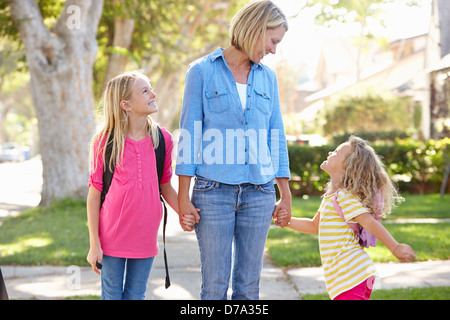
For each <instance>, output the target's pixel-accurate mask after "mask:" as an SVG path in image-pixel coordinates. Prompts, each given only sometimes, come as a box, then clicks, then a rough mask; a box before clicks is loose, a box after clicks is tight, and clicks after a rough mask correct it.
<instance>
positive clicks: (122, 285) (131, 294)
mask: <svg viewBox="0 0 450 320" xmlns="http://www.w3.org/2000/svg"><path fill="white" fill-rule="evenodd" d="M154 258H155V257H151V258H145V259H127V258H117V257H111V256H107V255H103V259H102V265H103V267H102V270H101V283H102V294H101V299H102V300H144V298H145V291H146V290H147V281H148V277H149V275H150V270H151V268H152V264H153V260H154Z"/></svg>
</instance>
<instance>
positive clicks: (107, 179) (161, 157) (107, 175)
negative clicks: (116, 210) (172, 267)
mask: <svg viewBox="0 0 450 320" xmlns="http://www.w3.org/2000/svg"><path fill="white" fill-rule="evenodd" d="M158 133H159V145H158V147H157V148H156V149H155V156H156V171H157V172H158V183H159V199H160V200H161V202H162V204H163V207H164V225H163V243H164V266H165V268H166V285H165V286H166V289H167V288H168V287H170V277H169V267H168V264H167V254H166V224H167V207H166V203H165V202H164V199H163V197H162V195H161V178H162V175H163V171H164V162H165V159H166V144H165V141H164V135H163V133H162V131H161V128H160V127H158ZM113 138H114V130H111V135H110V136H109V139H108V143H107V144H106V153H105V171H104V172H103V190H102V193H101V198H100V208H101V207H102V205H103V202H104V201H105V197H106V194H107V193H108V190H109V187H110V185H111V182H112V178H113V175H114V167H113V168H112V170H110V169H109V162H110V160H111V153H112V146H113V144H112V140H113Z"/></svg>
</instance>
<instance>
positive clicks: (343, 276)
mask: <svg viewBox="0 0 450 320" xmlns="http://www.w3.org/2000/svg"><path fill="white" fill-rule="evenodd" d="M320 168H321V169H322V170H324V171H325V172H327V173H328V174H329V176H330V182H329V183H328V185H327V188H326V192H325V194H324V196H323V199H322V203H321V205H320V207H319V210H318V212H317V214H316V215H315V217H314V218H313V219H305V218H291V220H290V224H289V225H288V227H289V228H291V229H293V230H296V231H299V232H303V233H319V250H320V257H321V260H322V266H323V269H324V274H325V282H326V287H327V291H328V294H329V295H330V297H331V299H333V300H368V299H370V295H371V292H372V287H373V280H374V276H375V275H376V269H375V265H374V263H373V262H372V259H371V258H370V257H369V255H368V254H367V253H366V252H365V251H364V249H363V247H362V246H361V245H360V244H359V237H358V236H357V235H356V234H355V232H354V231H353V230H352V228H350V227H349V225H348V224H347V222H353V223H355V222H356V223H358V224H359V225H360V226H362V227H363V228H365V229H366V230H368V231H369V232H370V233H372V234H373V235H374V236H375V237H376V238H377V239H378V240H380V241H381V242H382V243H383V244H384V245H385V246H386V247H387V248H388V249H389V250H390V251H391V252H392V254H393V255H394V256H395V257H396V258H397V259H399V260H400V261H403V262H408V261H410V260H411V259H415V258H416V255H415V253H414V251H413V250H412V249H411V247H410V246H408V245H406V244H399V243H398V242H397V241H396V240H395V239H394V238H393V237H392V235H391V234H390V233H389V232H388V231H387V230H386V229H385V228H384V227H383V225H382V224H381V223H379V222H378V221H377V219H375V217H374V212H376V211H377V210H376V208H375V202H376V201H374V200H375V199H376V197H377V194H379V193H381V195H382V196H383V198H384V200H385V202H384V208H382V214H389V213H390V212H391V209H392V208H393V207H394V206H395V203H396V202H399V201H402V200H403V198H401V197H400V196H399V194H398V193H397V190H396V188H395V187H394V185H393V183H392V181H391V179H390V178H389V176H388V174H387V173H386V170H385V167H384V165H383V163H382V162H381V160H380V159H379V157H378V156H377V155H376V153H375V151H374V150H373V148H372V147H371V146H369V145H368V144H367V143H366V142H365V141H364V140H362V139H361V138H358V137H355V136H351V137H350V138H349V140H348V141H347V142H345V143H343V144H341V145H340V146H338V147H337V148H336V150H335V151H333V152H329V153H328V157H327V159H326V160H325V161H324V162H323V163H322V164H321V165H320ZM336 193H337V203H338V204H339V206H340V207H341V209H342V212H343V215H344V217H345V221H344V220H343V219H342V218H341V217H340V216H339V214H338V213H337V211H336V209H335V207H334V205H333V200H332V199H333V197H334V196H335V194H336ZM286 216H287V215H286ZM283 217H284V215H283V214H281V213H280V215H279V216H278V220H281V219H283ZM277 224H279V222H277Z"/></svg>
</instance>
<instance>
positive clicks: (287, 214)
mask: <svg viewBox="0 0 450 320" xmlns="http://www.w3.org/2000/svg"><path fill="white" fill-rule="evenodd" d="M272 216H273V218H274V219H275V224H276V225H277V226H279V227H281V228H284V227H287V226H288V225H289V224H290V223H291V202H290V200H289V201H286V202H284V201H282V200H280V201H279V202H278V203H277V204H276V206H275V210H274V211H273V214H272Z"/></svg>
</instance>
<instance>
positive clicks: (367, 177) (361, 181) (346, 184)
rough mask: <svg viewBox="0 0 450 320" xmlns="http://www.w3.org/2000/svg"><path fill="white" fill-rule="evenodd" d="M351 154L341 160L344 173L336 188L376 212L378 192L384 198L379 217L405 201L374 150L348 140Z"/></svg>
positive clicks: (354, 140) (358, 141) (366, 145)
mask: <svg viewBox="0 0 450 320" xmlns="http://www.w3.org/2000/svg"><path fill="white" fill-rule="evenodd" d="M347 142H348V143H350V145H351V147H352V150H353V151H352V152H351V153H350V154H349V155H348V157H347V158H346V159H345V161H344V171H345V173H344V174H343V175H342V178H341V181H339V186H341V187H342V188H345V189H347V191H349V192H350V193H352V194H354V195H356V196H357V197H358V198H359V199H360V201H361V202H362V204H363V205H364V206H366V207H367V208H370V209H371V210H372V212H376V211H377V210H376V208H375V199H376V197H377V194H378V192H379V191H380V192H381V195H382V196H383V198H384V208H383V209H382V212H381V214H382V215H386V214H389V213H391V210H392V209H393V208H394V207H395V206H396V202H401V201H404V199H403V198H402V197H401V196H400V195H399V193H398V191H397V188H396V187H395V186H394V184H393V182H392V180H391V179H390V177H389V175H388V174H387V172H386V167H385V166H384V164H383V162H382V161H381V159H380V157H379V156H378V155H377V154H376V153H375V150H374V149H373V148H372V147H371V146H369V145H368V144H367V142H366V141H365V140H363V139H361V138H359V137H356V136H353V135H352V136H350V137H349V139H348V140H347Z"/></svg>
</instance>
